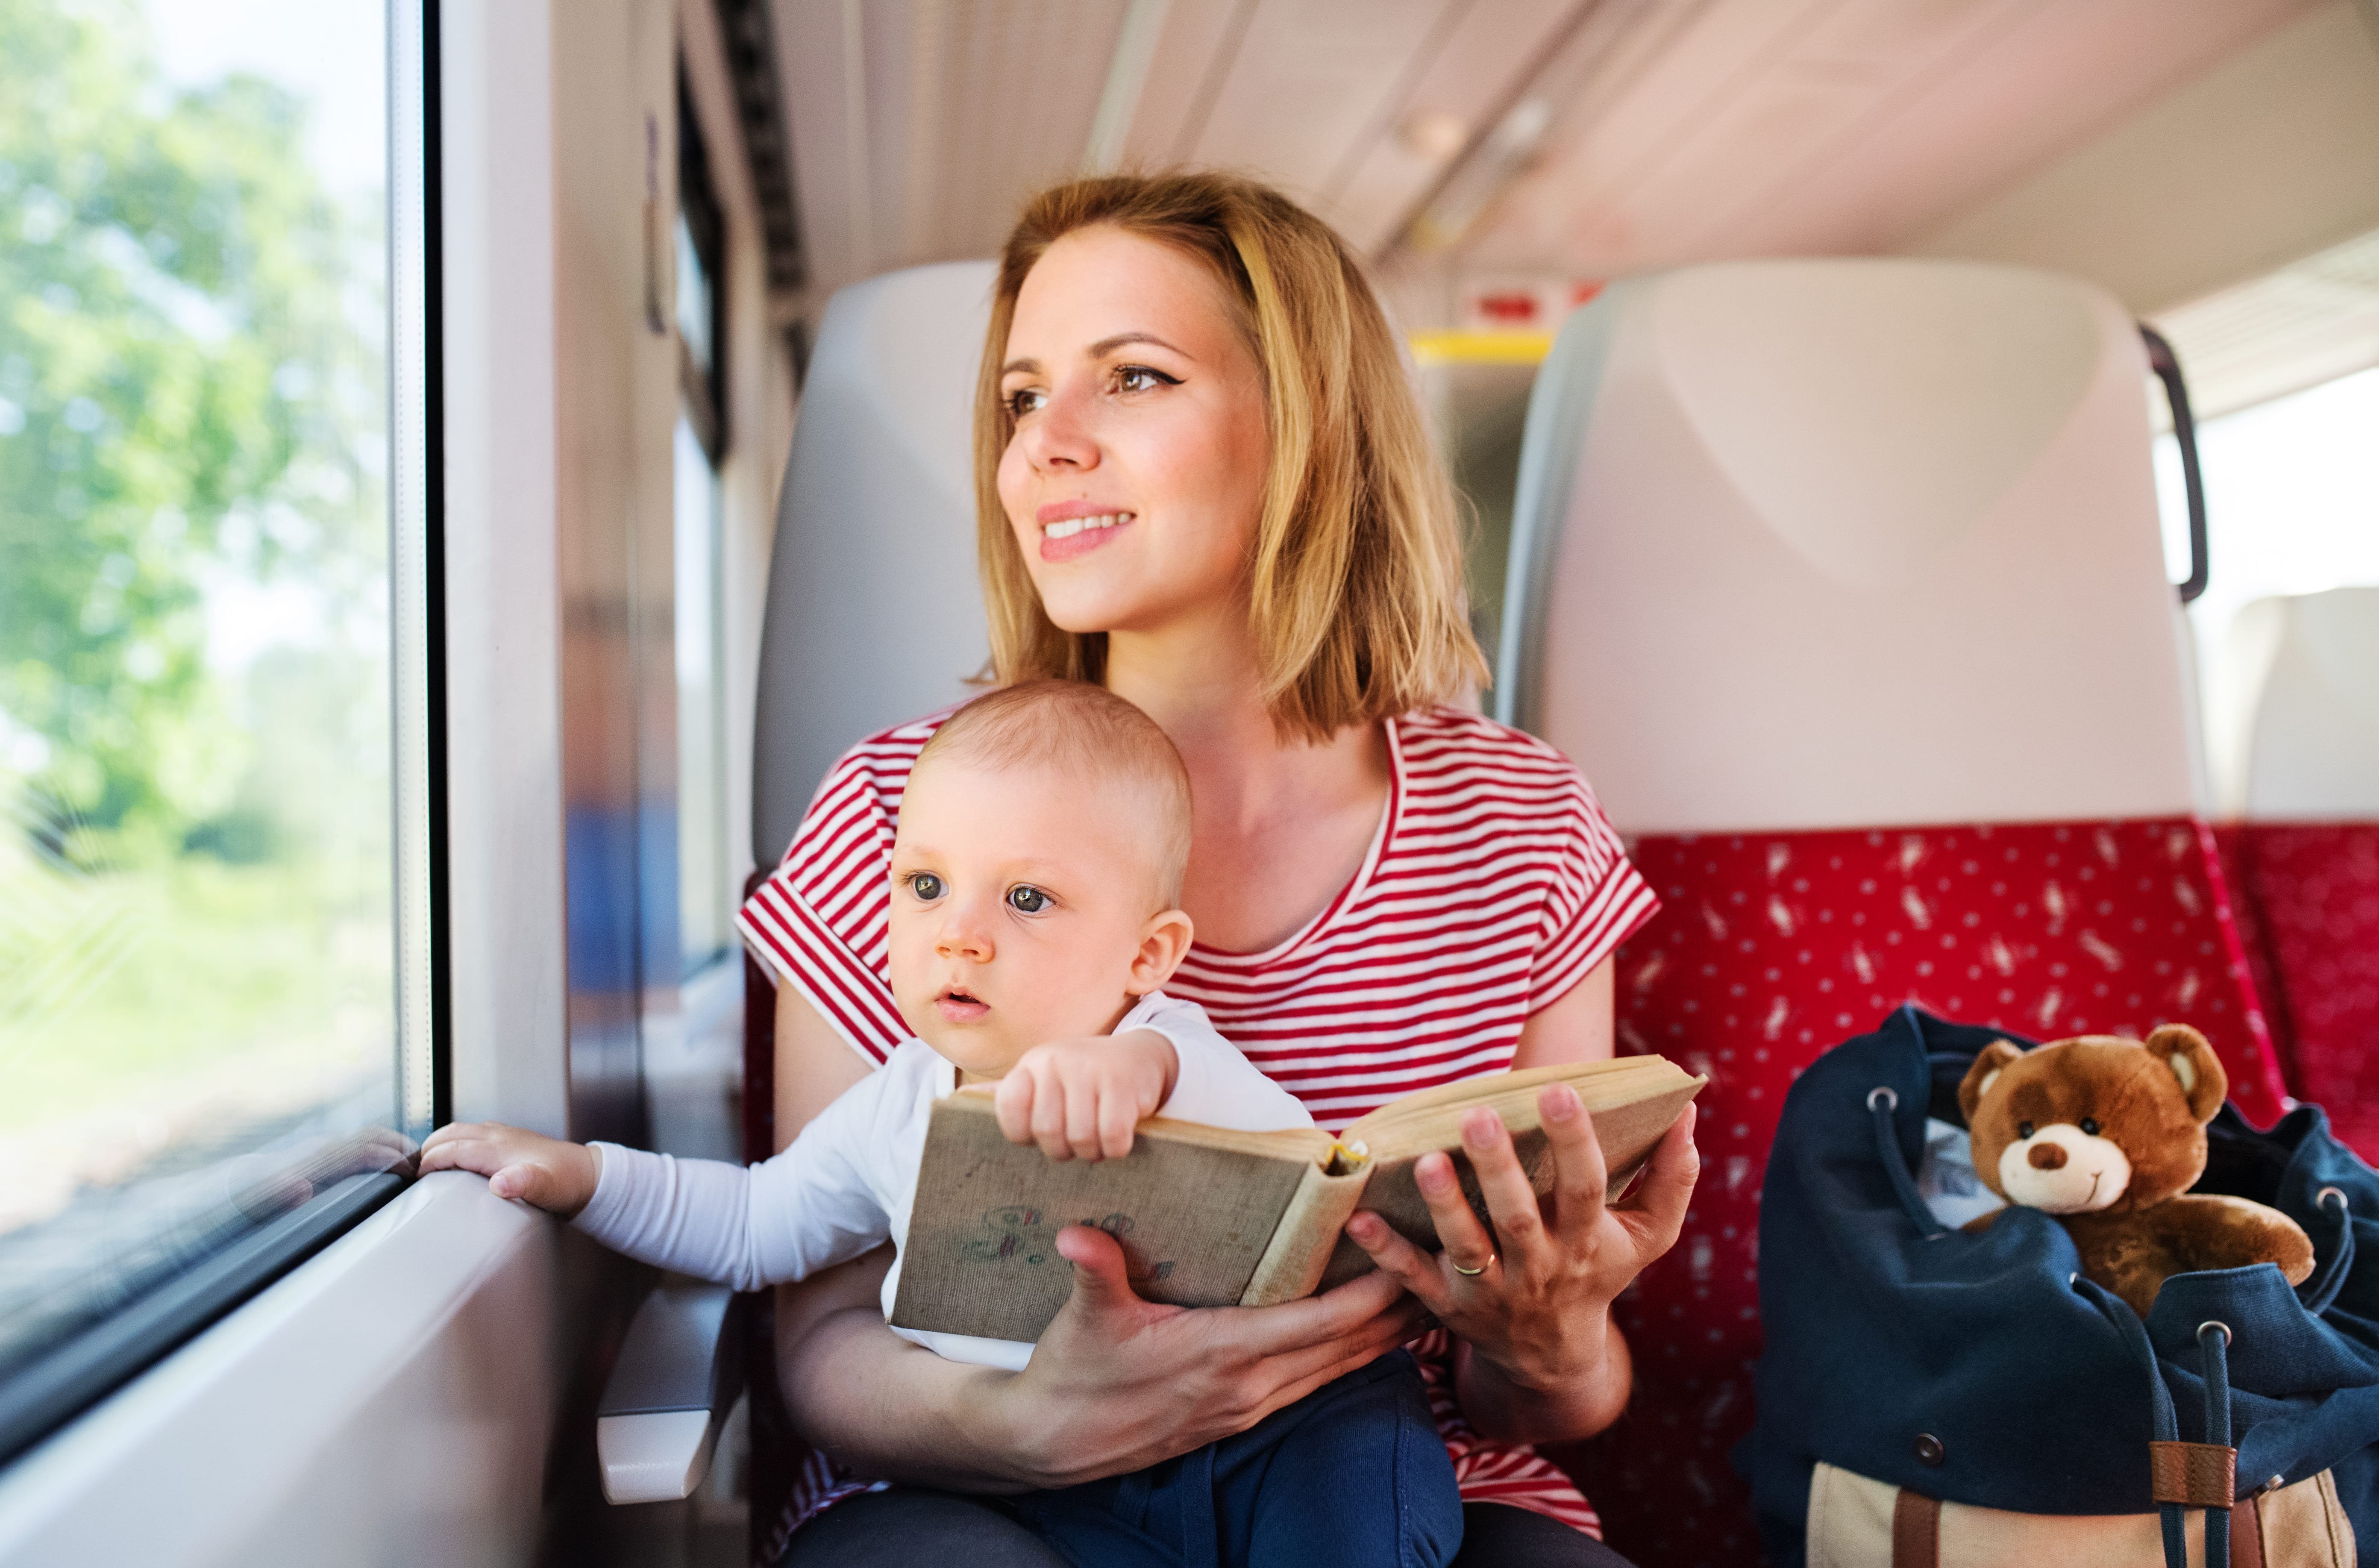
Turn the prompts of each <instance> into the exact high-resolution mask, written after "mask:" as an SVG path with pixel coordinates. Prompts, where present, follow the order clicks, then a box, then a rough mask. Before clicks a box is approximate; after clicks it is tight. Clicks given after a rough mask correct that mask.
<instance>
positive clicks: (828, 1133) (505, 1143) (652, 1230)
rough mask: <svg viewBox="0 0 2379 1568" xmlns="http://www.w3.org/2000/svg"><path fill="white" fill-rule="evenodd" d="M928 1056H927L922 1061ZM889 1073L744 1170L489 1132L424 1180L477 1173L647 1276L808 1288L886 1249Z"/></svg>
mask: <svg viewBox="0 0 2379 1568" xmlns="http://www.w3.org/2000/svg"><path fill="white" fill-rule="evenodd" d="M919 1048H920V1049H923V1047H919ZM888 1083H889V1078H888V1074H887V1073H884V1072H876V1073H871V1074H869V1075H868V1076H867V1077H866V1078H865V1079H863V1080H861V1081H860V1082H859V1083H858V1084H856V1085H854V1086H853V1087H852V1088H851V1090H849V1091H847V1092H845V1093H843V1094H842V1095H841V1096H839V1098H838V1099H836V1100H835V1101H834V1103H833V1104H829V1105H828V1106H827V1108H826V1109H825V1110H824V1111H821V1112H820V1113H819V1114H818V1115H817V1116H815V1117H814V1118H813V1119H812V1120H811V1122H810V1125H809V1126H807V1127H805V1128H803V1129H802V1135H801V1136H800V1137H799V1138H797V1139H795V1140H793V1142H792V1144H791V1147H789V1148H787V1149H786V1150H784V1151H783V1152H781V1153H779V1154H778V1155H777V1156H776V1157H775V1158H774V1159H771V1160H768V1161H766V1162H764V1163H762V1164H757V1165H754V1166H752V1167H750V1168H748V1169H747V1168H745V1167H744V1166H742V1165H731V1164H725V1163H723V1162H720V1161H716V1160H680V1159H676V1158H673V1157H672V1156H670V1155H668V1154H653V1153H647V1152H645V1151H643V1150H640V1149H623V1148H622V1147H620V1146H619V1145H617V1144H611V1143H606V1144H602V1145H600V1146H598V1147H589V1146H587V1145H585V1144H578V1143H564V1142H562V1141H561V1140H558V1139H551V1138H542V1137H539V1136H538V1135H537V1134H536V1133H533V1132H524V1131H522V1130H520V1129H519V1128H509V1127H504V1126H501V1125H500V1124H497V1123H493V1122H487V1123H477V1124H467V1125H459V1126H455V1127H450V1128H441V1130H440V1131H439V1132H438V1133H436V1134H434V1135H433V1136H432V1137H431V1138H430V1139H429V1142H428V1143H427V1144H425V1145H424V1146H423V1150H422V1159H421V1169H422V1170H423V1171H425V1172H427V1171H430V1170H437V1169H453V1170H466V1171H477V1172H479V1173H480V1174H482V1175H484V1176H489V1178H490V1180H489V1190H491V1191H493V1192H494V1193H495V1194H496V1195H497V1196H498V1197H501V1198H522V1199H525V1200H527V1201H529V1202H531V1203H534V1204H536V1205H537V1207H538V1208H541V1209H547V1210H550V1211H551V1212H554V1213H557V1214H561V1215H562V1216H564V1217H566V1218H569V1219H571V1220H572V1221H573V1223H574V1224H576V1225H577V1227H578V1228H579V1229H580V1230H582V1231H584V1232H586V1234H587V1235H588V1236H593V1237H594V1238H595V1239H596V1240H598V1241H599V1242H601V1243H602V1244H603V1245H604V1246H606V1247H609V1248H611V1249H612V1250H613V1251H615V1252H622V1253H625V1254H626V1255H627V1256H629V1257H631V1258H634V1259H635V1260H637V1261H639V1262H644V1263H651V1264H653V1265H655V1266H656V1267H658V1268H664V1269H669V1270H672V1271H674V1272H678V1273H682V1274H692V1275H694V1277H696V1278H698V1279H706V1280H711V1281H715V1282H717V1283H718V1284H720V1285H733V1286H734V1287H735V1288H736V1289H738V1290H756V1289H759V1288H760V1287H761V1286H763V1285H777V1284H781V1283H783V1282H785V1281H787V1280H795V1279H801V1278H803V1277H805V1276H807V1275H809V1274H811V1273H815V1272H816V1271H818V1270H819V1269H823V1268H827V1267H828V1266H830V1265H832V1264H835V1263H839V1262H846V1261H848V1260H851V1259H852V1258H855V1257H858V1256H859V1255H860V1254H862V1253H863V1252H866V1251H867V1250H868V1249H869V1248H873V1247H875V1246H876V1245H877V1244H878V1243H880V1242H882V1241H884V1240H885V1239H886V1238H887V1237H888V1236H889V1235H890V1224H889V1216H888V1212H887V1209H886V1205H885V1198H884V1194H883V1193H881V1192H880V1191H878V1190H877V1188H878V1186H879V1185H880V1184H879V1183H877V1182H876V1181H874V1180H873V1179H871V1178H872V1176H873V1170H872V1166H873V1165H874V1164H880V1161H874V1160H871V1158H870V1156H871V1154H872V1153H874V1152H877V1151H878V1150H879V1149H880V1146H882V1145H885V1144H886V1143H888V1142H889V1141H891V1140H893V1139H894V1138H895V1137H896V1129H894V1128H890V1127H888V1125H886V1122H885V1117H886V1116H888V1114H889V1113H890V1112H891V1111H893V1110H896V1109H897V1107H891V1106H888V1105H887V1104H885V1101H886V1094H885V1091H886V1089H887V1086H888Z"/></svg>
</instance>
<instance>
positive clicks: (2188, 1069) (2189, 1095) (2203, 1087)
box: [2148, 1023, 2230, 1124]
mask: <svg viewBox="0 0 2379 1568" xmlns="http://www.w3.org/2000/svg"><path fill="white" fill-rule="evenodd" d="M2148 1055H2151V1056H2154V1057H2155V1058H2156V1060H2157V1061H2159V1062H2161V1063H2163V1064H2164V1065H2165V1066H2166V1067H2169V1068H2171V1069H2172V1076H2173V1077H2174V1078H2176V1079H2178V1080H2180V1093H2181V1098H2183V1099H2184V1100H2187V1101H2188V1102H2189V1114H2190V1115H2191V1116H2194V1117H2196V1118H2197V1120H2198V1121H2199V1123H2200V1124H2204V1123H2205V1122H2210V1121H2212V1120H2213V1119H2214V1113H2215V1112H2216V1111H2218V1110H2220V1109H2221V1108H2222V1099H2223V1096H2224V1095H2227V1094H2228V1093H2229V1092H2230V1080H2229V1078H2228V1076H2227V1075H2225V1074H2224V1072H2223V1071H2222V1059H2221V1058H2220V1057H2219V1056H2216V1055H2215V1054H2214V1047H2213V1046H2211V1045H2209V1044H2207V1043H2205V1036H2204V1035H2203V1034H2200V1033H2198V1032H2197V1031H2195V1030H2193V1029H2192V1028H2190V1027H2189V1025H2187V1024H2185V1023H2168V1024H2166V1025H2164V1026H2163V1027H2162V1028H2160V1029H2158V1030H2157V1031H2156V1032H2155V1033H2153V1034H2151V1035H2149V1036H2148Z"/></svg>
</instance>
